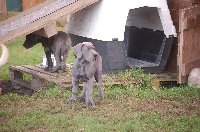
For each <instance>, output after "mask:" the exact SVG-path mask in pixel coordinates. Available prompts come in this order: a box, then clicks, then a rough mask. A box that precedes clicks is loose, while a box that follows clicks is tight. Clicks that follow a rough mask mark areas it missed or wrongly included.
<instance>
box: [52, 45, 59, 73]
mask: <svg viewBox="0 0 200 132" xmlns="http://www.w3.org/2000/svg"><path fill="white" fill-rule="evenodd" d="M53 54H54V56H55V59H56V67H55V69H54V70H52V72H58V71H59V70H60V69H61V54H60V49H58V48H57V49H54V50H53Z"/></svg>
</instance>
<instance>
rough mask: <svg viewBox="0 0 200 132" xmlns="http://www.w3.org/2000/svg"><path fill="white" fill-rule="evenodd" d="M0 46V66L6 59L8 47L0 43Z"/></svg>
mask: <svg viewBox="0 0 200 132" xmlns="http://www.w3.org/2000/svg"><path fill="white" fill-rule="evenodd" d="M0 47H1V48H2V55H1V58H0V67H1V66H2V65H4V64H5V63H6V62H7V61H8V49H7V47H6V45H4V44H0Z"/></svg>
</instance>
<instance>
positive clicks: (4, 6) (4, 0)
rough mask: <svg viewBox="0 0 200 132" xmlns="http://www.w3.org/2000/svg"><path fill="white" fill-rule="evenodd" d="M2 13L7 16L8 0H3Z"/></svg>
mask: <svg viewBox="0 0 200 132" xmlns="http://www.w3.org/2000/svg"><path fill="white" fill-rule="evenodd" d="M1 9H2V15H3V16H5V15H6V14H7V7H6V0H2V7H1Z"/></svg>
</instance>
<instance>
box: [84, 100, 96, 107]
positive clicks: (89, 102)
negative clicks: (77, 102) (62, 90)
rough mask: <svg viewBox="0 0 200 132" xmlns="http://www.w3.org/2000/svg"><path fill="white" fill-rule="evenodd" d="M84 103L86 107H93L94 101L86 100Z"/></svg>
mask: <svg viewBox="0 0 200 132" xmlns="http://www.w3.org/2000/svg"><path fill="white" fill-rule="evenodd" d="M86 105H87V108H90V107H94V106H95V103H94V102H93V101H87V102H86Z"/></svg>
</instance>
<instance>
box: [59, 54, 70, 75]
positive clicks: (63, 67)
mask: <svg viewBox="0 0 200 132" xmlns="http://www.w3.org/2000/svg"><path fill="white" fill-rule="evenodd" d="M68 54H69V50H65V51H64V53H63V59H62V61H61V69H62V70H63V71H65V70H66V60H67V58H68Z"/></svg>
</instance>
